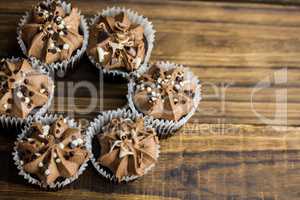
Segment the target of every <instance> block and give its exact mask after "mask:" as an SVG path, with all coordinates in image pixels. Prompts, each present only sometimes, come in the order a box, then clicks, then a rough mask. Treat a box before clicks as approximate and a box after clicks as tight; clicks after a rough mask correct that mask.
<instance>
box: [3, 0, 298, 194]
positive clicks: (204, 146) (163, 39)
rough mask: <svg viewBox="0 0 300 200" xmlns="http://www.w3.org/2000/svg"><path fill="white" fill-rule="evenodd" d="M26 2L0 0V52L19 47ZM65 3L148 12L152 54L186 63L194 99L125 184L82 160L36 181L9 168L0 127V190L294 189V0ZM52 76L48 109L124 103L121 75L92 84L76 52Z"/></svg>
mask: <svg viewBox="0 0 300 200" xmlns="http://www.w3.org/2000/svg"><path fill="white" fill-rule="evenodd" d="M34 3H35V1H34V0H26V1H25V0H11V1H4V0H1V1H0V56H1V57H7V56H13V55H14V56H18V55H21V53H20V50H19V48H18V45H17V43H16V39H15V38H16V34H15V30H16V26H17V23H18V20H19V18H20V17H21V15H22V14H23V13H24V12H25V11H26V10H29V9H30V8H31V6H32V5H33V4H34ZM73 3H74V4H75V5H76V6H78V7H79V8H80V9H81V10H82V11H83V13H84V14H86V15H87V16H88V17H90V16H91V15H93V14H95V13H96V12H97V11H100V10H102V9H103V8H106V7H107V6H115V5H118V6H126V7H128V8H131V9H134V10H136V11H138V12H139V13H141V14H143V15H145V16H147V17H149V19H150V20H151V21H152V22H153V24H154V26H155V29H156V30H157V37H156V43H155V48H154V51H153V54H152V61H156V60H170V61H174V62H177V63H181V64H185V65H186V66H189V67H191V68H192V70H193V71H194V72H195V73H196V74H197V75H198V76H199V78H200V79H201V80H202V83H203V93H204V95H203V97H204V99H203V101H202V103H201V105H200V106H199V109H198V111H197V113H196V114H195V115H194V116H193V118H192V119H191V120H190V121H189V123H188V124H187V125H186V126H184V128H182V129H181V130H180V131H178V133H177V136H174V137H171V138H169V139H166V140H162V141H161V156H160V159H159V162H158V164H157V166H156V167H155V169H154V170H152V171H151V172H150V173H149V174H148V175H146V176H145V177H143V178H141V179H139V180H138V181H135V182H132V183H129V184H126V185H112V184H110V183H108V182H107V181H105V180H104V179H103V178H101V177H100V176H98V175H97V173H96V171H95V170H94V169H93V168H92V167H91V166H89V167H88V169H87V170H86V171H85V173H84V174H83V175H82V176H81V177H80V178H79V179H78V180H77V181H76V182H75V183H73V184H71V185H69V186H67V187H65V188H64V189H62V190H60V191H57V192H47V191H42V190H40V189H38V188H36V187H34V186H32V185H29V184H27V183H26V182H25V181H24V180H23V178H22V177H20V176H18V174H17V173H18V172H17V170H16V168H15V166H14V164H13V162H12V156H11V152H12V148H13V143H14V140H15V138H16V134H17V132H16V131H15V130H12V129H1V132H2V133H1V134H0V154H1V155H0V158H1V165H0V199H24V200H27V199H28V200H31V199H45V200H46V199H47V200H48V199H72V200H76V199H78V200H79V199H80V200H82V199H130V200H133V199H138V200H140V199H141V200H142V199H149V200H150V199H151V200H152V199H185V200H192V199H193V200H194V199H226V200H227V199H228V200H229V199H230V200H231V199H261V200H264V199H274V200H281V199H287V200H291V199H300V192H299V187H300V186H299V185H300V175H299V173H300V134H299V133H300V129H299V127H298V126H299V125H300V88H299V86H300V70H299V69H300V7H299V6H300V2H299V1H296V0H278V1H273V0H239V1H230V0H228V1H226V0H224V1H209V0H207V1H179V0H178V1H169V0H166V1H160V0H143V1H137V0H123V1H97V0H85V1H83V0H82V1H79V0H78V1H73ZM56 81H57V82H56V83H57V88H58V90H59V91H60V92H56V95H55V96H56V98H55V102H54V105H53V107H52V108H51V111H59V112H64V113H67V114H70V115H72V114H74V111H75V114H74V117H75V118H76V119H86V120H92V119H93V118H94V117H95V116H96V115H97V113H98V112H100V111H102V110H108V109H115V108H118V107H121V106H124V105H125V104H126V89H127V88H126V82H117V81H111V80H105V82H104V85H101V79H100V78H99V72H98V70H97V69H95V68H94V67H93V66H92V65H91V64H90V63H89V61H88V60H87V58H86V57H84V58H83V59H82V61H81V62H80V64H79V65H78V66H77V67H76V68H75V69H74V70H73V71H71V72H70V73H69V74H68V76H67V77H66V78H64V79H56ZM81 81H89V82H90V83H91V84H92V85H93V87H95V88H96V91H97V92H96V93H97V95H98V97H97V96H95V95H92V96H93V100H95V101H96V102H97V106H96V107H95V108H94V109H93V112H91V113H88V114H85V113H83V110H82V108H85V107H86V106H87V105H88V104H89V102H90V100H91V95H90V94H89V92H88V91H87V90H86V89H85V88H81V89H78V90H77V91H76V92H75V95H72V93H73V92H74V91H72V89H71V90H69V93H67V92H66V91H68V90H67V88H72V87H74V86H76V84H79V83H80V82H81ZM74 84H75V85H74ZM77 86H78V85H77ZM102 86H103V89H101V88H102ZM101 91H103V95H101V94H102V93H101ZM67 97H69V98H67ZM70 101H71V102H72V101H74V102H75V104H74V105H73V104H71V103H70ZM101 102H102V103H101ZM82 122H84V121H82Z"/></svg>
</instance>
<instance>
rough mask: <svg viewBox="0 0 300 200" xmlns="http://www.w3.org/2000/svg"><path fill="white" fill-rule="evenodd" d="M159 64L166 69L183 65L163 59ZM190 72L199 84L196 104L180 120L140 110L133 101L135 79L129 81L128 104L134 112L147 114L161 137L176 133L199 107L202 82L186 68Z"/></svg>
mask: <svg viewBox="0 0 300 200" xmlns="http://www.w3.org/2000/svg"><path fill="white" fill-rule="evenodd" d="M158 64H160V65H162V66H163V67H164V68H165V69H166V70H169V69H173V68H176V67H182V65H178V64H175V63H171V62H169V61H165V62H164V61H161V62H158ZM185 69H186V70H188V71H187V73H188V76H190V77H192V78H191V79H190V80H192V81H195V82H196V84H197V85H198V86H197V88H196V91H195V96H194V99H193V102H194V106H193V108H192V110H191V111H190V112H189V113H188V114H187V115H186V116H184V117H182V118H181V119H180V120H179V121H177V122H176V121H173V120H166V119H156V118H154V117H152V116H148V115H145V114H144V113H142V112H140V111H139V110H138V109H137V108H136V106H135V105H134V102H133V96H134V92H135V85H136V84H135V81H134V79H133V78H132V79H130V81H129V83H128V94H127V99H128V106H129V107H130V109H131V110H132V111H133V112H134V113H140V114H143V115H144V116H145V118H147V119H149V120H150V121H151V124H152V126H153V127H155V128H156V131H157V133H158V134H159V136H160V137H162V138H163V137H167V136H171V135H173V134H174V133H175V131H176V130H178V129H179V128H181V127H182V126H183V125H184V124H185V123H187V121H188V120H189V119H190V118H191V117H192V116H193V114H194V113H195V111H196V110H197V108H198V105H199V102H200V100H201V84H200V82H199V80H198V78H197V77H196V76H195V75H194V74H193V73H192V72H191V71H190V70H189V69H188V68H185Z"/></svg>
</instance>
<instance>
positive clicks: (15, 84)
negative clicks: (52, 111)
mask: <svg viewBox="0 0 300 200" xmlns="http://www.w3.org/2000/svg"><path fill="white" fill-rule="evenodd" d="M0 79H1V84H0V114H6V115H10V116H14V117H20V118H26V117H27V116H28V115H30V114H35V113H36V112H37V111H38V109H39V108H41V107H43V106H44V105H45V104H46V103H47V102H48V100H49V98H50V95H52V90H53V88H54V84H53V82H52V80H51V79H50V78H49V77H48V76H47V75H43V74H41V73H38V72H37V71H36V70H34V69H33V68H32V66H31V65H30V64H29V62H28V61H27V60H26V59H20V60H18V61H11V60H5V59H3V60H1V62H0Z"/></svg>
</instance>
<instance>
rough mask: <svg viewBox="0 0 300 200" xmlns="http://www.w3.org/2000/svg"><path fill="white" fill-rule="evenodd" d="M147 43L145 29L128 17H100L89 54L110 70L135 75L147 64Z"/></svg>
mask: <svg viewBox="0 0 300 200" xmlns="http://www.w3.org/2000/svg"><path fill="white" fill-rule="evenodd" d="M145 41H146V40H145V38H144V28H143V27H142V26H141V25H137V24H133V23H132V22H131V21H130V20H129V18H128V16H127V14H126V13H124V12H121V13H120V14H118V15H116V16H114V17H112V16H100V17H99V19H98V20H97V21H96V22H95V25H94V26H93V27H92V28H91V34H90V39H89V48H88V53H89V55H91V56H92V57H94V58H95V59H96V60H97V62H99V63H101V64H102V65H103V67H104V68H106V69H120V70H125V71H128V72H131V71H133V70H136V69H138V68H139V67H140V64H141V63H142V61H143V60H144V57H145V52H146V50H145Z"/></svg>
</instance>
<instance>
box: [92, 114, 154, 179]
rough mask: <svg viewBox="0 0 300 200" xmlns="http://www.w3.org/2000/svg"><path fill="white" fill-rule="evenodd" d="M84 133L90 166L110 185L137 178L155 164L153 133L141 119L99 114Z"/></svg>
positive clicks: (131, 116) (124, 115)
mask: <svg viewBox="0 0 300 200" xmlns="http://www.w3.org/2000/svg"><path fill="white" fill-rule="evenodd" d="M87 133H88V135H89V137H90V139H89V140H88V142H87V146H88V148H89V150H90V151H91V153H92V158H91V161H92V163H93V165H94V166H95V168H96V169H97V170H98V172H99V173H100V174H101V175H103V176H104V177H106V178H108V179H110V180H111V181H113V182H116V183H120V182H128V181H131V180H134V179H136V178H139V177H141V176H143V175H145V174H146V173H147V172H148V171H149V170H150V169H151V168H152V167H153V166H154V165H155V163H156V162H157V159H158V155H159V141H158V138H157V136H156V132H155V130H154V129H153V128H151V127H149V126H147V125H146V124H145V122H144V119H143V118H142V117H141V116H136V115H134V114H132V113H131V112H130V111H127V110H117V111H109V112H104V113H102V115H99V116H98V118H97V119H96V120H95V121H94V123H92V124H91V126H90V127H89V128H88V131H87ZM94 136H95V137H94Z"/></svg>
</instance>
